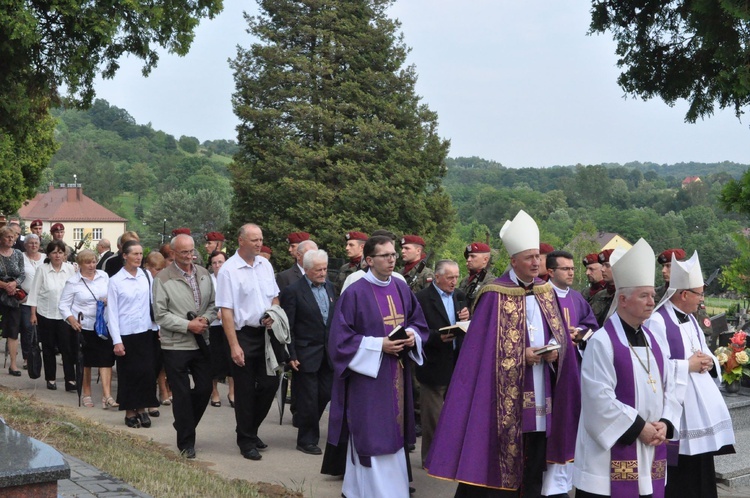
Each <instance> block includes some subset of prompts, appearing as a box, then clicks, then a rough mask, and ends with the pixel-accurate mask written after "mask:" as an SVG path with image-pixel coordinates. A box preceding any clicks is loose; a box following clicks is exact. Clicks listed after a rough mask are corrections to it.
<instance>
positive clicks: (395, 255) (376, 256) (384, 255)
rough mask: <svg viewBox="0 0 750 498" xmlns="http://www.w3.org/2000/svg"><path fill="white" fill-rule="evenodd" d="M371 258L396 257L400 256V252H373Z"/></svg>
mask: <svg viewBox="0 0 750 498" xmlns="http://www.w3.org/2000/svg"><path fill="white" fill-rule="evenodd" d="M370 257H371V258H383V259H396V258H397V257H398V254H396V253H395V252H392V253H389V254H373V255H372V256H370Z"/></svg>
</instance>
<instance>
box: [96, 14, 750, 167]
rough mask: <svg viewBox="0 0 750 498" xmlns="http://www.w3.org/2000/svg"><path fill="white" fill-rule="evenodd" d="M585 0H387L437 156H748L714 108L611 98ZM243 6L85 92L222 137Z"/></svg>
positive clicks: (611, 68) (161, 122) (162, 121)
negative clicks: (434, 123)
mask: <svg viewBox="0 0 750 498" xmlns="http://www.w3.org/2000/svg"><path fill="white" fill-rule="evenodd" d="M589 6H590V3H589V2H587V1H583V0H571V1H568V2H559V1H550V0H547V1H540V0H527V1H524V2H509V1H498V0H471V1H468V2H457V1H455V0H401V1H398V2H396V3H395V4H394V5H393V7H392V8H391V9H390V13H391V17H395V18H398V19H399V20H400V21H401V30H402V32H403V34H404V40H405V43H406V45H407V46H409V47H411V52H410V54H409V57H408V61H407V63H408V64H414V65H415V67H416V71H417V74H418V75H419V80H418V82H417V86H416V90H417V93H418V94H419V95H420V96H421V97H422V101H423V102H424V103H426V104H427V105H428V106H429V107H430V108H431V109H432V110H434V111H436V112H437V114H438V120H439V134H440V135H441V136H442V137H444V138H447V139H450V141H451V147H450V152H449V156H451V157H459V156H478V157H481V158H484V159H490V160H494V161H498V162H500V163H502V164H503V165H504V166H506V167H547V166H554V165H571V164H578V163H580V164H599V163H621V164H623V163H626V162H630V161H642V162H646V161H649V162H655V163H659V164H673V163H678V162H688V161H695V162H707V163H711V162H721V161H733V162H738V163H743V164H750V146H748V144H749V139H750V128H749V127H748V121H749V120H750V117H749V118H745V119H744V120H743V121H742V122H741V121H740V120H738V119H737V118H736V117H735V115H734V112H733V110H731V109H730V110H724V111H717V112H716V113H715V114H714V115H713V116H712V117H710V118H707V119H705V120H703V121H698V122H697V123H695V124H687V123H685V122H684V116H685V112H686V109H687V104H686V103H685V102H679V103H678V104H677V105H675V106H674V107H669V106H667V105H666V104H665V103H664V102H663V101H661V100H659V99H654V100H650V101H642V100H640V99H636V98H633V97H625V95H624V93H623V91H622V89H621V88H620V87H619V86H618V85H617V76H618V74H619V70H618V68H617V65H616V62H617V58H616V56H615V53H614V49H615V45H614V42H613V41H612V38H611V36H610V35H609V34H605V35H591V36H589V35H587V31H588V26H589V22H590V13H589ZM243 11H245V12H247V13H248V14H251V15H254V14H257V12H258V6H257V3H256V2H255V1H254V0H242V1H239V0H224V11H223V12H222V13H221V14H220V15H219V16H217V17H216V18H215V19H213V20H203V21H202V22H201V24H200V26H199V27H198V29H197V30H196V35H195V40H194V42H193V46H192V48H191V50H190V53H189V54H188V55H187V56H185V57H178V56H175V55H171V54H168V53H166V52H165V51H164V52H162V53H161V57H160V60H159V65H158V67H157V68H155V69H154V70H153V71H152V73H151V74H150V75H149V76H148V77H147V78H144V77H143V76H142V74H141V64H140V62H139V61H138V60H137V59H134V58H125V59H123V60H122V61H121V69H120V70H119V72H118V73H117V75H116V76H115V78H114V79H112V80H98V81H97V84H96V91H97V96H98V97H99V98H103V99H105V100H107V101H108V102H109V103H110V104H111V105H114V106H117V107H120V108H123V109H125V110H127V111H128V112H129V113H130V114H131V115H132V116H133V117H134V118H135V120H136V122H138V123H139V124H146V123H151V125H152V126H153V128H154V129H158V130H163V131H165V132H167V133H170V134H172V135H174V136H175V137H177V138H179V137H180V136H181V135H188V136H194V137H197V138H198V139H199V140H200V141H201V142H203V141H205V140H215V139H235V140H236V132H235V127H236V126H237V124H238V120H237V118H236V116H235V115H234V113H233V112H232V105H231V96H232V93H233V92H234V91H235V86H234V78H233V75H232V71H231V69H230V68H229V64H228V60H229V59H231V58H234V57H236V53H237V46H238V45H239V46H242V47H245V48H247V47H249V46H250V45H251V44H252V43H253V42H255V41H257V40H255V39H254V38H253V37H252V36H251V35H249V34H248V33H247V32H246V30H247V23H246V21H245V20H244V18H243Z"/></svg>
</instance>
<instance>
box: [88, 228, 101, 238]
mask: <svg viewBox="0 0 750 498" xmlns="http://www.w3.org/2000/svg"><path fill="white" fill-rule="evenodd" d="M102 230H103V229H102V228H94V229H93V230H92V231H91V238H92V239H94V240H101V239H102Z"/></svg>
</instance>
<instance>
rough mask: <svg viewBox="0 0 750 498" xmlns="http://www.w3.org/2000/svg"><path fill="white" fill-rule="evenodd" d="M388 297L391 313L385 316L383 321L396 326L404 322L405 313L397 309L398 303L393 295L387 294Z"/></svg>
mask: <svg viewBox="0 0 750 498" xmlns="http://www.w3.org/2000/svg"><path fill="white" fill-rule="evenodd" d="M386 298H387V299H388V311H389V312H390V315H388V316H384V317H383V323H384V324H386V325H390V326H391V327H395V326H396V325H401V324H402V323H404V315H402V314H401V313H398V312H397V311H396V303H394V302H393V296H386Z"/></svg>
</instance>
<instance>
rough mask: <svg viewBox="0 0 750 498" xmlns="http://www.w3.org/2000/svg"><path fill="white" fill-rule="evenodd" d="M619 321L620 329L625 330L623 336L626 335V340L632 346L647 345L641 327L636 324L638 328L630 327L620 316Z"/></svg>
mask: <svg viewBox="0 0 750 498" xmlns="http://www.w3.org/2000/svg"><path fill="white" fill-rule="evenodd" d="M618 317H619V318H620V323H621V324H622V330H624V331H625V337H627V339H628V342H629V343H630V345H631V346H633V347H648V342H646V335H645V334H644V333H643V329H642V328H641V327H640V325H639V326H638V328H637V329H636V328H633V327H631V326H630V325H629V324H628V323H626V322H625V320H623V319H622V317H620V316H619V315H618Z"/></svg>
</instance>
